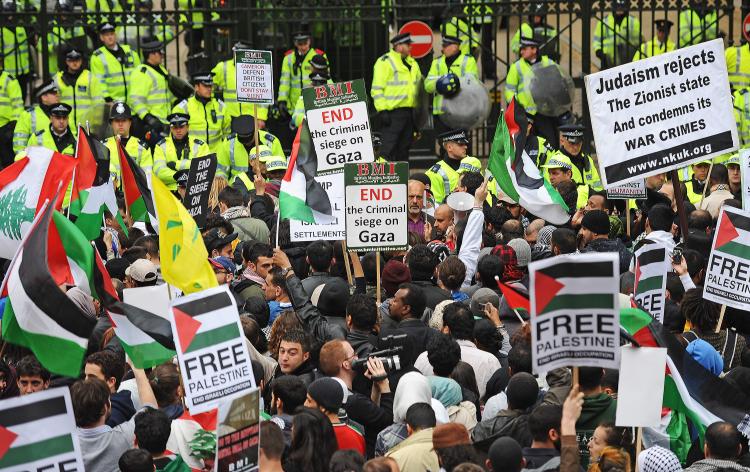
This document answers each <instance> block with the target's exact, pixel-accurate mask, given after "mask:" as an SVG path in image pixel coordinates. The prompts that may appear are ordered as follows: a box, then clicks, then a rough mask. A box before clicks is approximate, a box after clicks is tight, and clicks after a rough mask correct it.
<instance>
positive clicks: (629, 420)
mask: <svg viewBox="0 0 750 472" xmlns="http://www.w3.org/2000/svg"><path fill="white" fill-rule="evenodd" d="M666 364H667V349H666V348H663V347H632V346H623V347H622V350H621V352H620V382H619V385H620V387H619V390H618V391H617V413H616V416H615V418H616V419H615V424H616V425H617V426H643V427H649V428H650V427H656V426H659V422H660V421H661V406H662V397H663V396H664V370H665V368H666ZM645 385H648V388H643V387H644V386H645Z"/></svg>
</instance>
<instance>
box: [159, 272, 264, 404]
mask: <svg viewBox="0 0 750 472" xmlns="http://www.w3.org/2000/svg"><path fill="white" fill-rule="evenodd" d="M171 322H172V332H173V333H174V342H175V347H176V348H177V359H178V360H179V361H180V373H181V375H182V383H183V386H184V389H185V403H186V406H187V407H188V408H189V409H190V412H191V413H200V412H203V411H208V410H210V409H212V408H216V407H217V405H218V404H219V402H220V401H224V400H229V399H232V398H237V397H240V396H242V395H244V394H245V393H247V392H248V391H249V390H250V389H253V388H255V378H254V377H253V369H252V366H251V364H250V355H249V353H248V352H247V346H246V345H245V337H244V335H243V334H242V326H241V325H240V317H239V314H238V313H237V307H236V306H235V304H234V297H232V295H231V294H230V293H229V289H228V287H227V286H226V285H222V286H220V287H215V288H211V289H208V290H204V291H202V292H198V293H193V294H190V295H186V296H184V297H180V298H178V299H176V300H175V301H174V302H173V303H172V316H171Z"/></svg>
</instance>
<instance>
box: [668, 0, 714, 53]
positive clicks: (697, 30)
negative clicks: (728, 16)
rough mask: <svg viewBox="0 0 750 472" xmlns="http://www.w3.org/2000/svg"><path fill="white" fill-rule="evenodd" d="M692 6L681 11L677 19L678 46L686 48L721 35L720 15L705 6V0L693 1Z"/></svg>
mask: <svg viewBox="0 0 750 472" xmlns="http://www.w3.org/2000/svg"><path fill="white" fill-rule="evenodd" d="M690 3H691V6H692V8H686V9H684V10H682V11H681V12H680V16H679V17H678V19H677V27H678V30H677V32H678V42H677V46H678V47H681V48H684V47H685V46H692V45H694V44H698V43H702V42H705V41H710V40H712V39H716V38H718V37H719V15H718V13H717V11H716V10H715V9H713V8H711V9H709V8H707V7H706V6H705V0H698V1H691V2H690Z"/></svg>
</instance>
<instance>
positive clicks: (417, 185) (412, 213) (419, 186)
mask: <svg viewBox="0 0 750 472" xmlns="http://www.w3.org/2000/svg"><path fill="white" fill-rule="evenodd" d="M408 190H409V213H408V220H407V221H406V224H407V227H408V229H409V231H410V232H412V233H416V234H418V235H420V236H421V235H424V234H425V230H424V229H425V226H427V225H428V224H429V225H431V224H432V223H434V222H435V218H433V217H431V216H430V215H428V214H427V213H425V212H424V211H422V208H424V196H425V185H424V184H423V183H422V182H420V181H419V180H409V186H408Z"/></svg>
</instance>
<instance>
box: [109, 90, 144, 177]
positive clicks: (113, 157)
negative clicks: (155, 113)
mask: <svg viewBox="0 0 750 472" xmlns="http://www.w3.org/2000/svg"><path fill="white" fill-rule="evenodd" d="M109 124H110V126H111V127H112V134H113V136H110V137H109V138H107V139H105V140H104V145H105V146H106V147H107V149H109V172H110V174H112V177H113V178H114V179H117V182H120V181H121V179H120V175H121V172H122V163H121V162H120V154H119V150H118V149H117V141H118V140H119V141H120V143H121V144H122V147H123V148H125V152H127V153H128V156H130V157H131V158H133V160H135V163H136V164H138V165H139V166H141V167H142V168H143V170H145V171H146V173H150V172H151V166H152V165H153V158H152V154H151V150H150V149H149V148H148V144H147V143H146V142H145V141H141V140H140V139H138V138H136V137H134V136H131V135H130V129H131V127H132V125H133V115H132V113H131V111H130V107H129V106H128V104H127V103H125V102H115V103H114V104H113V105H112V109H111V110H110V111H109Z"/></svg>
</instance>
